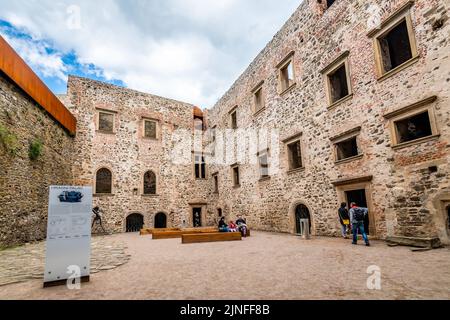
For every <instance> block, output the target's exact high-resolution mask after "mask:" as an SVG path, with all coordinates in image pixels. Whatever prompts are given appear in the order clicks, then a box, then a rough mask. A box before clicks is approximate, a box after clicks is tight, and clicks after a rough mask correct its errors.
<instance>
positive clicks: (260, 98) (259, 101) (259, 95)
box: [252, 82, 265, 113]
mask: <svg viewBox="0 0 450 320" xmlns="http://www.w3.org/2000/svg"><path fill="white" fill-rule="evenodd" d="M263 84H264V82H262V83H260V84H259V85H258V86H257V87H256V88H255V89H253V91H252V92H253V104H254V108H253V113H258V112H259V111H261V110H262V109H264V107H265V103H264V92H263Z"/></svg>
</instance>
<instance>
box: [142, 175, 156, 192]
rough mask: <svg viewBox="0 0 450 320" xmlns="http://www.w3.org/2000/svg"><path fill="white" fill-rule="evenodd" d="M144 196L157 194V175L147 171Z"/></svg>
mask: <svg viewBox="0 0 450 320" xmlns="http://www.w3.org/2000/svg"><path fill="white" fill-rule="evenodd" d="M144 194H156V175H155V173H154V172H153V171H147V172H146V173H145V175H144Z"/></svg>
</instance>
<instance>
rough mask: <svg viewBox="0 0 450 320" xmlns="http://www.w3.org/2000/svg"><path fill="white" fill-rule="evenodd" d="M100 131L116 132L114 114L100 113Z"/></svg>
mask: <svg viewBox="0 0 450 320" xmlns="http://www.w3.org/2000/svg"><path fill="white" fill-rule="evenodd" d="M98 131H101V132H108V133H113V132H114V113H109V112H103V111H100V112H99V113H98Z"/></svg>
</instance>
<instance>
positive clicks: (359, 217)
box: [353, 208, 366, 221]
mask: <svg viewBox="0 0 450 320" xmlns="http://www.w3.org/2000/svg"><path fill="white" fill-rule="evenodd" d="M365 216H366V214H365V211H364V210H363V209H361V208H354V209H353V220H355V221H364V218H365Z"/></svg>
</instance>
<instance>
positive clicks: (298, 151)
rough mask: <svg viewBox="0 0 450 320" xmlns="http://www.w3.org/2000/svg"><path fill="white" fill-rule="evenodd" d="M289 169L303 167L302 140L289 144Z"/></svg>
mask: <svg viewBox="0 0 450 320" xmlns="http://www.w3.org/2000/svg"><path fill="white" fill-rule="evenodd" d="M288 153H289V170H295V169H299V168H302V167H303V163H302V147H301V143H300V140H298V141H295V142H292V143H290V144H288Z"/></svg>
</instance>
